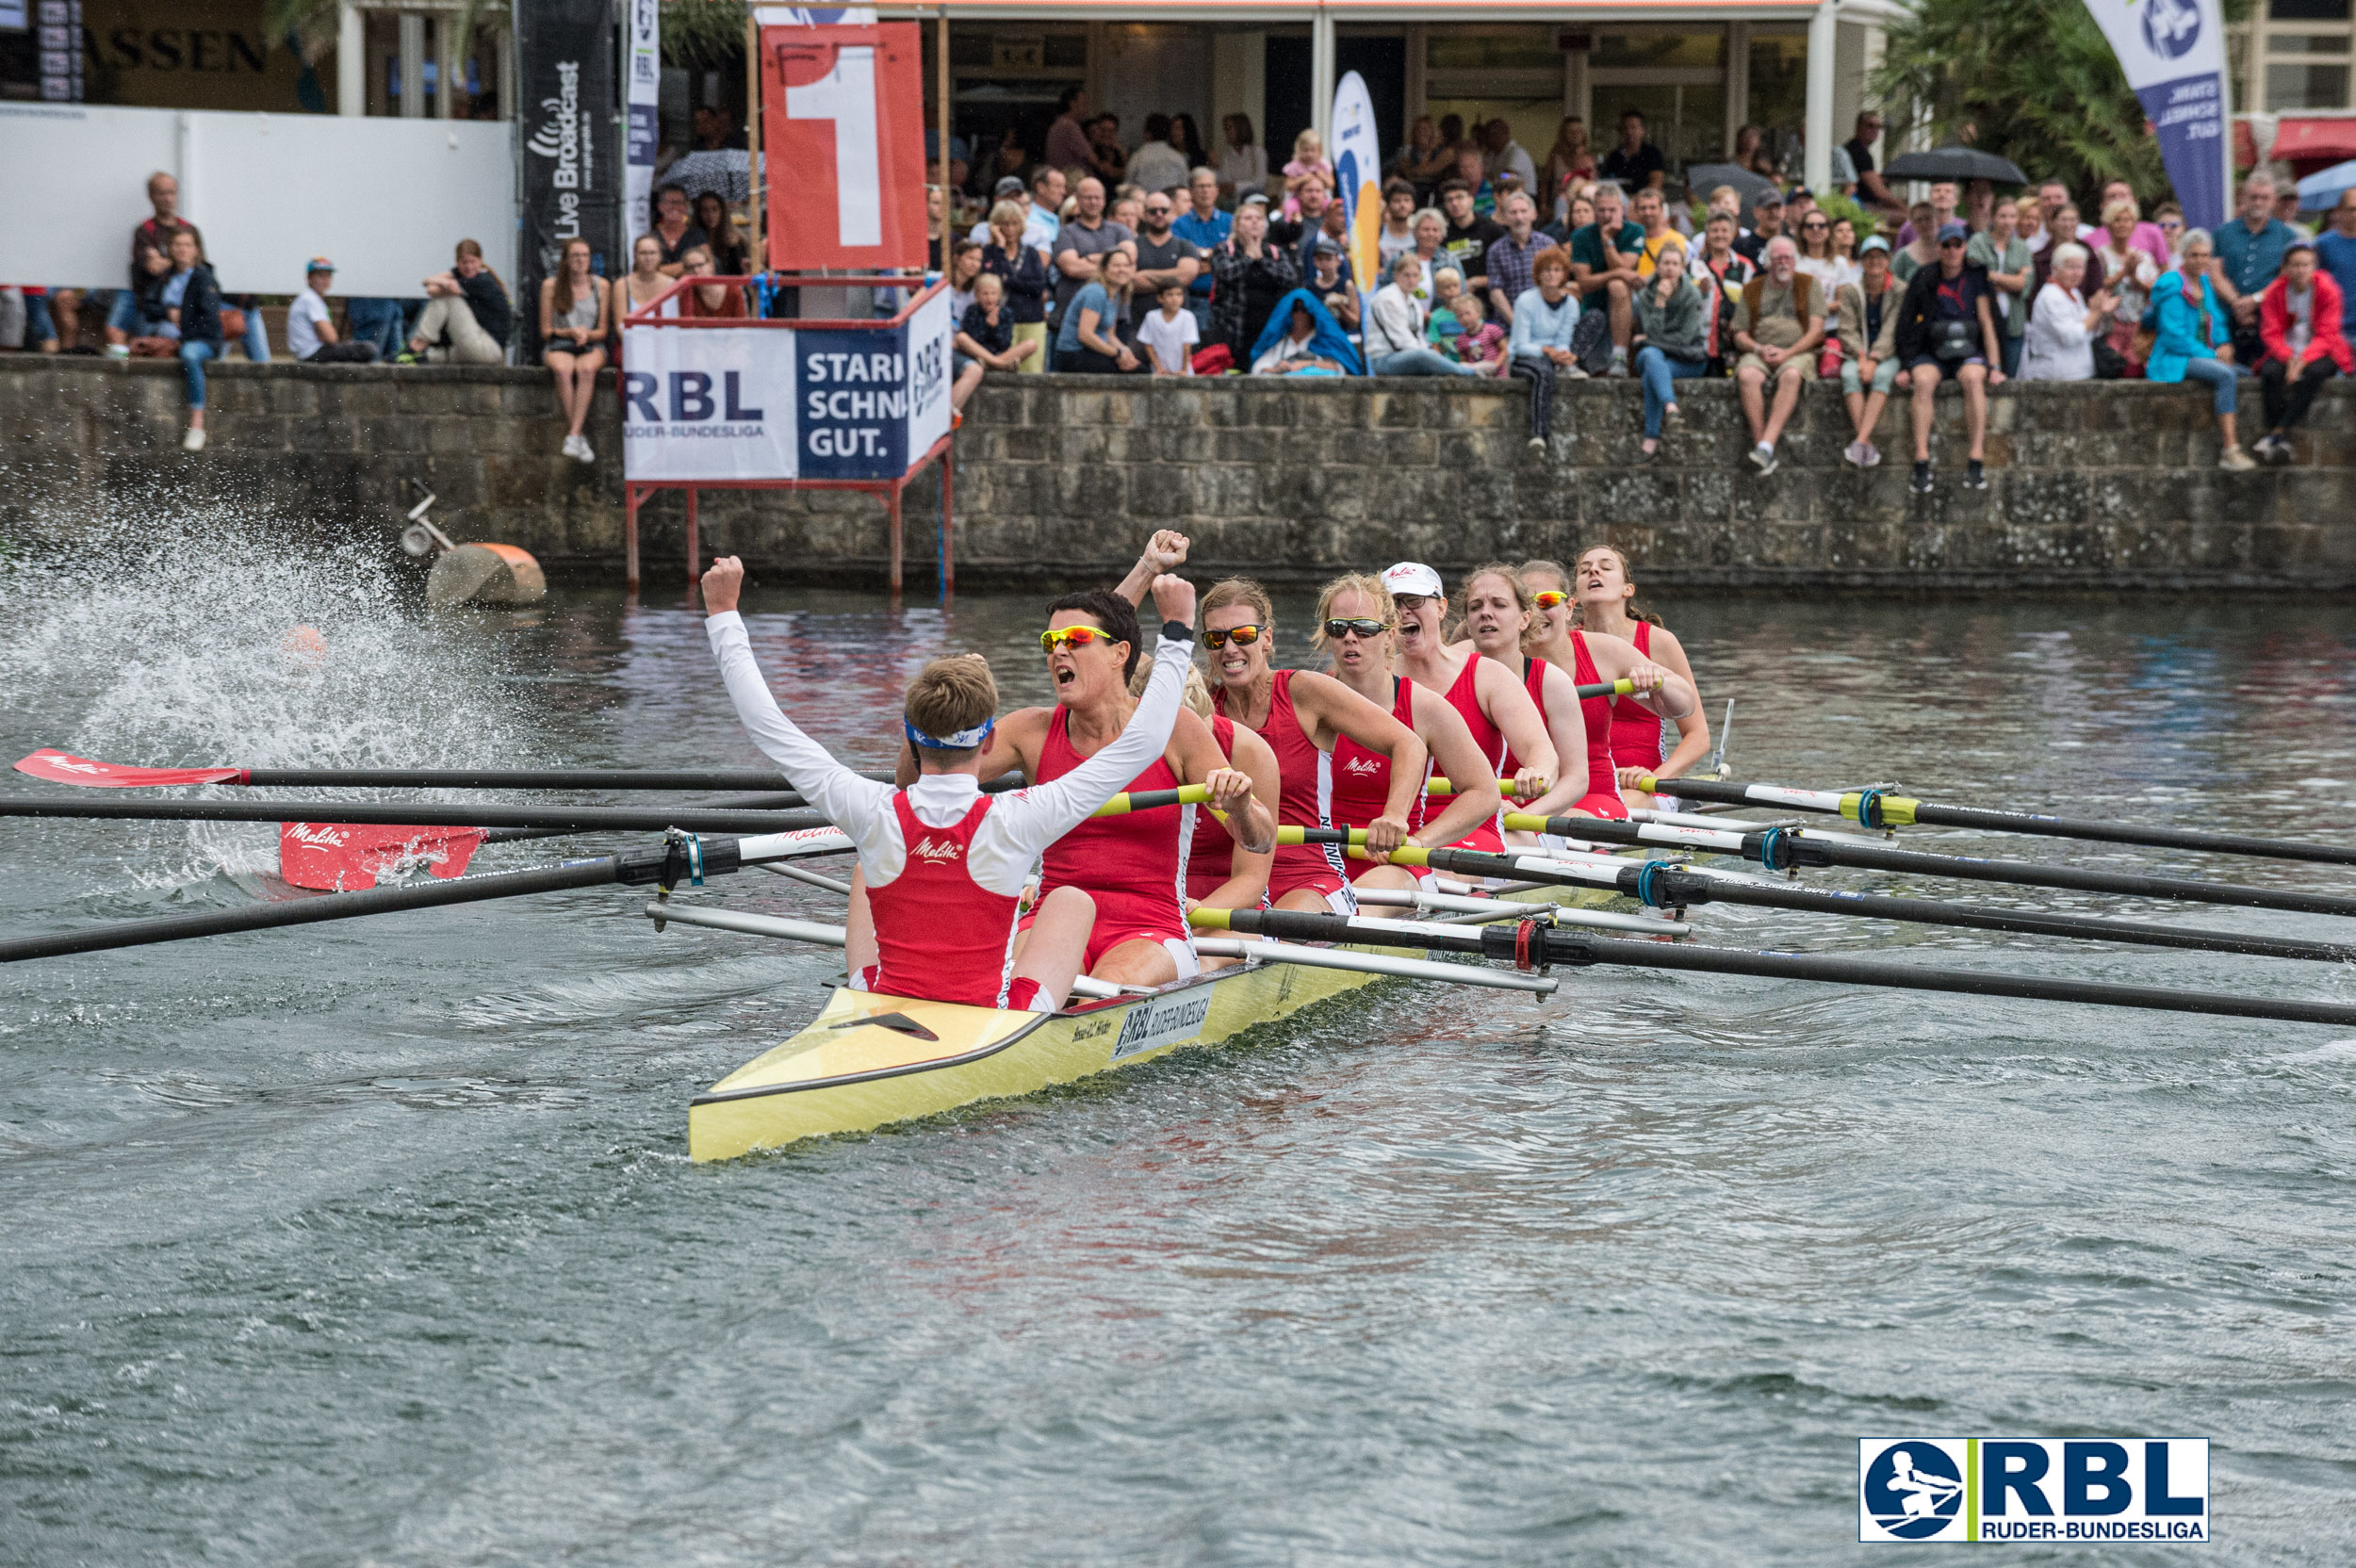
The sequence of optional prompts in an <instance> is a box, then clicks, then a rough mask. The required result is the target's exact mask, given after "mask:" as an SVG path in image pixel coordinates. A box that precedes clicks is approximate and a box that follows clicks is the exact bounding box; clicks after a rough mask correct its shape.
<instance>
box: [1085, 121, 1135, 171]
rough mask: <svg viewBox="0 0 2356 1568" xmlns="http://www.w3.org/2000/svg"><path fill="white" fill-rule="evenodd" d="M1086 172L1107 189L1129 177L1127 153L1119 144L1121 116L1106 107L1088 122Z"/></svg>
mask: <svg viewBox="0 0 2356 1568" xmlns="http://www.w3.org/2000/svg"><path fill="white" fill-rule="evenodd" d="M1088 172H1089V173H1091V174H1093V175H1095V176H1096V177H1097V178H1098V179H1100V180H1102V181H1104V185H1105V188H1107V189H1110V188H1112V187H1114V186H1117V185H1120V184H1121V182H1122V181H1124V180H1126V179H1127V178H1128V177H1129V155H1128V154H1127V153H1125V152H1123V151H1122V150H1121V116H1119V115H1117V114H1115V113H1113V112H1112V111H1111V110H1109V109H1107V110H1106V111H1105V112H1104V113H1103V114H1100V115H1097V116H1095V117H1094V118H1093V119H1091V120H1090V121H1089V122H1088Z"/></svg>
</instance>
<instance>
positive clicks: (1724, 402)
mask: <svg viewBox="0 0 2356 1568" xmlns="http://www.w3.org/2000/svg"><path fill="white" fill-rule="evenodd" d="M211 386H212V395H211V399H210V401H211V404H212V408H211V413H210V419H211V432H212V440H211V444H210V445H209V446H208V447H207V449H205V451H203V452H200V453H194V454H190V453H185V452H183V451H181V450H180V449H179V447H178V432H179V427H180V425H181V423H182V420H183V415H182V409H181V391H180V378H179V374H178V368H177V367H176V366H173V365H170V364H163V363H156V362H146V361H141V362H130V363H123V362H107V361H103V360H94V359H88V358H69V359H44V358H41V357H38V356H34V355H26V354H16V355H0V471H5V474H6V476H7V478H6V482H5V486H0V520H6V519H8V518H18V519H22V518H24V517H26V516H28V515H31V514H33V513H35V512H37V511H49V512H59V511H62V512H65V513H67V514H68V515H70V514H71V512H72V510H73V509H74V508H77V507H85V506H88V505H90V504H91V503H92V502H93V501H103V502H105V503H107V504H110V505H118V506H119V505H122V504H126V503H128V504H138V503H139V501H140V500H141V499H142V498H150V497H171V498H200V499H205V498H221V499H223V500H225V501H229V502H232V503H235V504H237V505H240V506H243V507H245V508H247V509H248V510H249V511H251V512H253V513H254V515H268V516H271V517H273V518H276V519H278V520H279V521H280V522H281V523H283V524H286V525H288V526H295V527H303V526H310V525H319V526H335V527H343V528H352V527H360V528H367V529H374V528H379V527H381V528H383V529H384V530H386V531H388V532H389V531H392V530H393V529H396V528H397V527H398V526H399V518H400V515H401V512H402V511H404V510H406V507H407V505H408V500H407V498H406V496H405V492H404V484H405V482H406V481H407V480H408V479H410V478H411V477H413V476H414V477H416V478H418V479H421V480H423V481H424V482H427V483H428V484H430V485H431V486H432V487H433V488H434V491H435V492H436V493H437V494H438V495H439V496H440V498H441V503H440V505H439V506H438V507H437V509H436V511H435V513H434V516H435V517H436V519H437V520H438V521H439V522H440V524H441V525H442V527H443V528H444V529H445V530H447V531H450V533H451V535H452V536H453V537H456V538H460V539H499V540H505V541H508V542H510V543H514V544H518V545H522V546H523V547H526V548H528V549H530V550H532V552H533V553H534V554H535V555H538V556H539V557H540V558H541V560H542V561H543V562H544V563H545V564H548V566H549V567H550V568H551V569H553V570H556V571H559V572H576V573H585V572H595V573H597V574H599V575H603V576H609V577H611V576H614V575H617V570H618V565H619V562H620V559H621V552H622V504H621V478H620V467H621V466H620V462H619V456H620V446H621V443H620V438H619V426H618V417H617V415H616V413H615V411H614V406H613V403H612V400H611V396H610V394H607V395H602V396H601V397H600V400H599V404H598V407H597V416H596V417H595V418H594V419H593V421H592V424H591V427H590V431H589V435H590V439H591V440H592V442H593V443H594V445H595V446H596V448H597V453H598V458H597V463H596V464H595V465H594V466H582V465H581V464H578V463H575V462H573V461H572V460H570V459H568V458H565V457H564V456H562V455H560V454H559V452H558V445H559V443H560V442H561V440H562V439H563V436H564V427H563V425H562V423H561V422H560V421H559V420H558V419H557V418H556V417H555V399H554V396H553V393H552V392H551V390H550V388H549V386H548V378H547V376H546V374H545V373H544V372H542V371H538V370H526V369H514V370H511V369H499V368H492V369H484V368H456V367H434V368H391V367H373V366H362V367H346V366H317V367H314V366H297V365H286V364H278V365H271V366H267V367H264V366H248V365H246V364H244V363H242V362H232V363H230V364H227V365H224V366H221V367H219V368H216V369H215V370H214V371H213V374H212V377H211ZM2243 386H2244V389H2245V403H2246V407H2247V410H2248V411H2247V412H2246V413H2245V430H2246V431H2250V430H2253V429H2254V426H2255V423H2256V404H2257V395H2256V385H2255V384H2254V383H2250V382H2245V383H2244V384H2243ZM1681 394H1682V400H1683V406H1684V411H1685V420H1684V429H1683V430H1682V431H1681V432H1680V433H1677V434H1675V435H1672V436H1671V437H1670V438H1669V440H1668V442H1667V443H1666V445H1665V446H1664V448H1663V449H1662V451H1661V457H1660V460H1659V461H1658V462H1656V463H1655V464H1653V465H1650V466H1639V465H1638V463H1637V461H1636V459H1637V456H1638V449H1637V439H1638V435H1639V429H1638V424H1639V417H1640V400H1639V396H1638V393H1637V390H1636V388H1635V387H1634V386H1633V385H1632V384H1628V383H1625V382H1618V383H1610V382H1587V383H1583V384H1573V385H1568V386H1566V387H1565V388H1564V389H1563V390H1562V394H1561V395H1560V396H1559V398H1558V400H1557V405H1556V406H1557V414H1556V435H1555V438H1554V441H1553V444H1552V446H1551V448H1550V449H1549V450H1548V451H1546V453H1545V454H1544V455H1543V456H1540V455H1538V454H1535V453H1532V452H1530V451H1529V450H1528V449H1527V447H1526V442H1527V439H1528V432H1527V418H1528V413H1527V407H1528V405H1527V392H1526V391H1525V390H1524V388H1523V387H1521V386H1519V385H1510V384H1509V385H1506V386H1496V385H1492V384H1469V383H1463V382H1450V383H1439V382H1431V381H1404V380H1385V381H1347V382H1343V381H1332V380H1306V381H1283V382H1279V381H1273V380H1268V381H1252V380H1249V379H1243V378H1230V379H1226V380H1222V381H1219V382H1217V383H1186V382H1170V381H1158V382H1153V383H1151V384H1146V383H1137V382H1129V381H1125V380H1117V379H1114V378H1098V377H1071V376H1064V377H1028V376H1023V377H1005V378H993V379H992V381H991V382H990V384H988V385H986V386H985V387H984V388H983V389H982V390H981V392H980V393H979V394H978V395H977V396H976V397H975V399H974V400H973V403H972V404H971V405H970V406H969V408H968V410H967V417H966V422H965V425H964V428H963V429H962V430H961V431H960V432H959V433H958V435H957V474H956V492H955V501H956V505H955V509H954V512H955V519H956V525H957V562H958V574H959V579H960V580H961V581H965V582H967V583H975V584H978V583H981V582H988V581H1012V580H1023V581H1031V580H1056V581H1064V580H1088V579H1091V578H1101V577H1102V576H1104V574H1105V573H1106V572H1107V571H1116V570H1119V569H1121V568H1123V567H1125V566H1126V564H1127V563H1128V562H1129V561H1130V560H1132V559H1133V558H1134V554H1135V550H1136V547H1137V542H1138V540H1139V538H1140V536H1141V534H1142V531H1144V530H1146V529H1147V528H1150V527H1153V526H1160V525H1167V526H1171V527H1177V528H1182V529H1185V530H1186V531H1188V532H1190V533H1192V534H1193V535H1194V536H1195V537H1196V539H1197V541H1198V544H1197V548H1196V560H1197V561H1198V562H1199V563H1201V564H1203V567H1204V568H1205V569H1206V570H1209V571H1222V570H1228V569H1234V570H1240V571H1250V572H1252V573H1255V574H1258V575H1261V576H1265V577H1268V578H1270V579H1274V580H1291V581H1306V580H1317V579H1318V578H1320V577H1322V576H1324V575H1326V574H1328V573H1330V572H1332V571H1333V570H1336V569H1339V568H1342V567H1346V566H1366V565H1380V564H1384V563H1387V562H1389V561H1393V560H1397V559H1399V558H1402V557H1418V558H1421V559H1424V560H1427V561H1430V562H1431V563H1432V564H1434V565H1437V566H1440V567H1441V568H1443V569H1444V570H1446V569H1448V568H1451V567H1462V566H1464V565H1467V564H1471V563H1474V562H1477V561H1481V560H1485V559H1488V558H1491V557H1506V558H1519V557H1523V556H1528V555H1558V556H1566V555H1568V554H1570V553H1572V552H1573V551H1574V550H1575V549H1577V548H1578V547H1579V546H1580V545H1582V544H1585V543H1590V542H1595V541H1598V540H1604V539H1610V540H1612V541H1614V542H1617V543H1619V544H1620V545H1622V546H1623V547H1625V548H1626V549H1628V552H1629V554H1630V555H1631V556H1632V557H1633V558H1634V559H1635V560H1636V561H1637V562H1638V564H1640V565H1641V566H1642V567H1643V568H1644V572H1645V575H1646V577H1647V579H1648V580H1654V581H1659V582H1661V583H1663V584H1684V585H1689V586H1700V585H1724V586H1784V587H1793V588H1803V587H1825V586H1838V587H1843V588H1851V589H1866V590H1883V591H1898V592H1919V591H1924V590H1972V589H2020V588H2055V587H2059V588H2123V589H2135V588H2144V589H2183V588H2201V589H2204V590H2212V589H2215V588H2217V587H2220V586H2237V587H2247V588H2254V589H2269V590H2285V589H2329V588H2346V587H2349V586H2356V507H2351V502H2352V501H2356V388H2350V387H2348V386H2345V385H2342V384H2338V383H2334V384H2332V385H2331V387H2330V388H2329V389H2328V390H2327V391H2326V392H2325V394H2324V396H2323V398H2322V399H2321V400H2319V402H2318V403H2317V405H2316V410H2315V418H2314V420H2313V428H2312V429H2311V430H2310V431H2308V432H2305V433H2302V434H2301V435H2300V436H2299V441H2298V453H2297V461H2296V462H2295V463H2294V464H2293V465H2292V466H2289V467H2287V468H2282V469H2266V470H2261V471H2259V472H2256V473H2250V474H2231V473H2225V472H2221V471H2219V470H2218V469H2217V434H2216V430H2215V426H2214V424H2213V422H2212V420H2211V419H2210V417H2209V414H2208V400H2207V394H2206V393H2205V392H2201V391H2187V390H2184V389H2182V388H2174V387H2157V386H2149V385H2144V384H2101V385H2092V384H2081V385H2071V386H2055V385H2031V386H2013V387H2006V388H2004V389H2002V390H2000V391H1999V392H1998V393H1997V394H1995V396H1994V398H1993V400H1992V419H1991V429H1992V433H1991V435H1990V437H1989V441H1988V469H1989V477H1990V481H1991V482H1990V485H1989V488H1988V489H1987V490H1986V491H1982V492H1971V491H1966V490H1964V489H1963V488H1962V485H1961V483H1960V480H1961V464H1962V457H1963V435H1962V428H1961V425H1962V410H1961V405H1960V402H1959V400H1957V399H1956V398H1955V396H1954V395H1953V394H1948V395H1944V396H1942V398H1941V400H1940V409H1941V413H1940V428H1939V435H1938V439H1937V445H1936V455H1937V456H1938V457H1939V460H1940V463H1941V467H1940V470H1939V489H1938V491H1937V492H1936V493H1934V494H1933V495H1931V496H1928V497H1916V496H1913V495H1910V494H1909V493H1908V492H1907V489H1906V461H1905V459H1906V450H1907V438H1906V425H1905V423H1904V420H1905V409H1904V406H1903V405H1898V406H1895V407H1893V408H1892V409H1891V410H1890V413H1889V415H1888V416H1887V417H1886V419H1885V423H1884V426H1883V429H1882V431H1881V432H1880V439H1881V444H1882V446H1883V449H1884V450H1885V451H1886V452H1887V453H1889V454H1890V457H1889V460H1888V461H1887V462H1885V463H1884V464H1883V466H1881V467H1879V468H1877V469H1874V470H1872V471H1870V472H1859V471H1857V470H1856V469H1853V468H1851V467H1849V466H1847V465H1846V464H1844V463H1842V462H1841V456H1840V454H1841V448H1842V447H1843V446H1844V445H1845V444H1846V442H1847V440H1848V427H1847V423H1846V420H1845V418H1844V417H1843V415H1842V412H1841V400H1840V396H1839V391H1838V388H1837V387H1835V386H1832V385H1819V386H1815V387H1811V388H1810V389H1809V391H1808V396H1807V398H1806V399H1805V400H1803V404H1802V408H1801V412H1800V415H1799V417H1797V419H1796V420H1795V421H1794V423H1793V426H1792V432H1791V433H1790V434H1789V435H1788V436H1787V438H1786V440H1785V443H1784V453H1783V466H1782V468H1781V470H1780V471H1778V472H1777V473H1775V474H1774V475H1772V476H1769V477H1766V478H1760V477H1759V475H1758V474H1757V473H1756V472H1755V471H1754V470H1753V469H1752V468H1751V467H1750V466H1749V465H1748V464H1747V463H1746V462H1744V461H1743V456H1742V454H1743V450H1744V447H1745V442H1744V439H1743V436H1742V416H1741V412H1740V410H1739V408H1738V407H1737V405H1736V403H1735V400H1734V390H1733V387H1732V386H1731V385H1730V384H1726V383H1724V382H1712V383H1694V384H1688V385H1687V386H1685V387H1683V388H1682V389H1681ZM937 497H938V489H937V484H936V482H935V481H934V480H933V479H932V478H931V477H930V476H929V475H927V476H924V477H922V478H920V479H919V480H918V481H917V482H915V483H914V484H912V485H910V486H909V488H908V524H907V536H908V560H909V572H910V580H911V582H914V583H918V584H921V583H923V582H924V581H925V580H927V579H928V577H929V573H930V563H931V561H932V559H933V548H934V539H935V537H936V533H935V531H936V529H937V527H938V511H937V506H936V502H937ZM700 513H701V526H702V531H703V539H704V543H705V547H706V550H707V552H708V553H709V552H712V551H724V550H733V551H737V552H739V553H742V554H744V556H745V557H746V558H747V559H748V560H750V561H752V562H753V563H755V564H756V565H757V567H759V568H760V569H763V570H769V571H793V572H794V573H797V574H800V575H804V576H810V577H821V578H828V579H834V580H855V581H862V582H869V583H873V582H876V581H879V580H881V575H882V564H883V561H884V559H885V551H886V533H885V527H884V521H883V511H882V508H881V506H880V505H879V504H878V503H877V502H876V501H875V499H874V498H869V497H865V496H860V495H856V494H848V493H840V492H834V493H829V492H794V493H789V492H779V491H763V492H733V493H730V492H708V493H707V495H706V498H705V500H704V501H703V503H702V505H701V508H700ZM680 518H681V507H680V503H679V499H678V498H677V497H675V496H673V497H665V498H662V499H660V500H658V501H656V502H654V503H652V504H650V506H649V507H648V508H647V510H646V514H645V516H644V521H643V540H642V549H643V552H644V556H645V561H646V575H647V577H648V579H649V580H653V581H662V580H676V579H677V578H678V576H679V573H680V571H681V570H682V568H683V560H682V557H683V542H682V539H681V528H680Z"/></svg>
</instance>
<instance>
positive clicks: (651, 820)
mask: <svg viewBox="0 0 2356 1568" xmlns="http://www.w3.org/2000/svg"><path fill="white" fill-rule="evenodd" d="M0 817H100V818H110V819H118V820H125V819H127V820H130V821H135V822H306V823H326V824H335V823H386V824H390V825H396V826H417V827H545V828H552V829H562V830H564V831H566V832H574V833H589V832H609V831H625V832H647V831H651V832H657V833H660V832H662V831H663V830H664V829H665V828H672V827H678V828H683V829H685V830H686V831H688V832H691V833H774V832H781V831H784V830H787V829H790V828H796V827H823V826H825V825H826V819H825V818H824V817H821V816H820V815H819V814H818V813H817V812H815V811H713V810H699V809H695V808H694V807H686V808H680V809H673V810H667V811H666V810H663V809H660V808H649V807H629V806H566V805H559V804H553V803H552V804H549V805H545V806H513V805H506V804H496V803H493V802H489V801H483V802H474V801H461V802H457V803H450V802H444V801H434V802H431V803H428V802H423V801H414V800H104V801H100V800H74V799H68V798H57V797H51V796H46V795H11V796H0Z"/></svg>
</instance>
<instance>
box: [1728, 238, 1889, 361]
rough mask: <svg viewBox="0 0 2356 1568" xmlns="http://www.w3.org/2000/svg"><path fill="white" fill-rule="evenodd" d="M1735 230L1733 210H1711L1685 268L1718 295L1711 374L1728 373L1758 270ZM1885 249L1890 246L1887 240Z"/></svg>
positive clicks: (1884, 244)
mask: <svg viewBox="0 0 2356 1568" xmlns="http://www.w3.org/2000/svg"><path fill="white" fill-rule="evenodd" d="M1735 229H1736V225H1735V221H1734V215H1733V214H1732V213H1730V212H1713V213H1711V214H1710V221H1708V222H1706V223H1704V224H1703V225H1702V233H1701V242H1702V243H1701V250H1700V251H1699V253H1696V254H1695V255H1694V257H1693V266H1692V267H1690V268H1688V269H1687V270H1686V271H1687V274H1688V275H1689V276H1690V277H1692V278H1693V286H1695V287H1696V288H1699V289H1701V290H1703V291H1704V292H1705V293H1710V292H1714V293H1715V294H1716V296H1717V297H1716V298H1715V299H1714V300H1713V301H1712V302H1711V304H1712V306H1713V308H1712V310H1711V311H1710V332H1709V343H1710V374H1712V375H1717V376H1723V375H1725V374H1726V361H1727V360H1728V359H1729V358H1731V357H1732V356H1731V355H1729V354H1728V353H1727V352H1726V345H1727V344H1728V343H1730V342H1732V341H1733V335H1734V312H1735V307H1736V306H1738V305H1740V304H1741V303H1742V286H1743V285H1744V284H1746V283H1749V282H1750V281H1751V279H1752V278H1753V277H1754V276H1755V275H1756V274H1757V273H1758V271H1759V269H1758V268H1756V267H1754V266H1752V265H1751V261H1750V258H1749V257H1748V256H1745V255H1744V254H1743V253H1742V252H1740V251H1738V250H1736V249H1735V248H1734V243H1735V240H1736V238H1737V235H1736V233H1735ZM1883 248H1884V249H1885V250H1887V249H1888V248H1889V242H1888V241H1886V240H1885V241H1884V242H1883Z"/></svg>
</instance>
